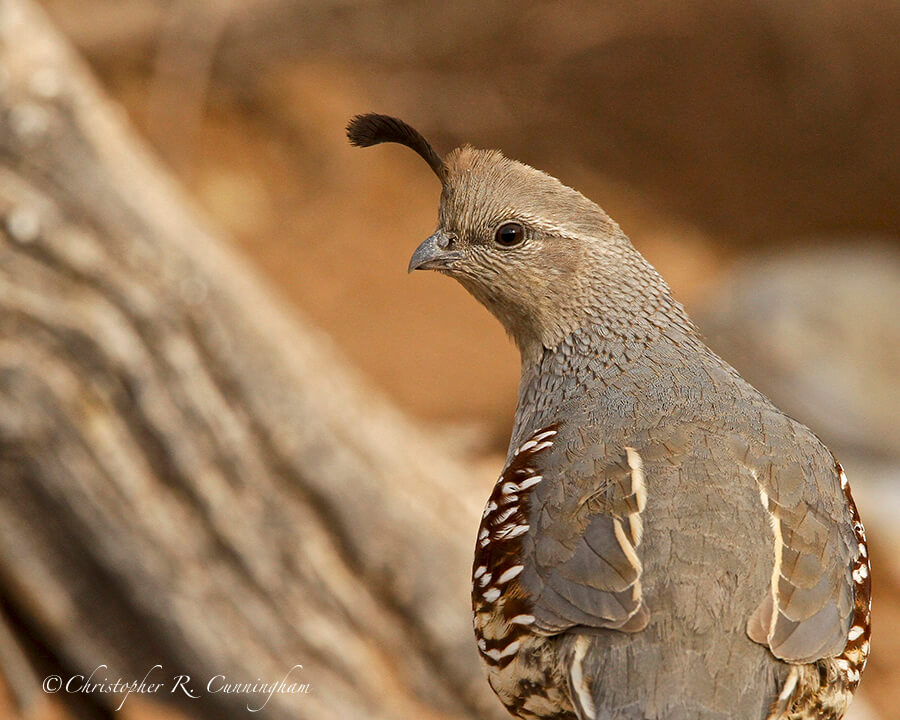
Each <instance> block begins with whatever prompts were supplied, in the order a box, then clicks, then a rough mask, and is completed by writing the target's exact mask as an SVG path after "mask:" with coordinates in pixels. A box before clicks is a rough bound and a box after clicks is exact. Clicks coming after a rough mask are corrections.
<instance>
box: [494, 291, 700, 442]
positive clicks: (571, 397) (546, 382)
mask: <svg viewBox="0 0 900 720" xmlns="http://www.w3.org/2000/svg"><path fill="white" fill-rule="evenodd" d="M618 310H619V312H617V313H611V312H606V313H603V312H593V313H590V314H588V315H586V316H585V319H584V320H583V322H582V323H581V324H579V325H578V327H576V328H575V329H574V330H572V331H571V332H569V333H567V334H566V335H565V336H563V337H560V338H559V339H558V341H557V342H555V343H554V344H553V345H552V346H550V347H548V346H546V345H542V346H540V347H521V346H520V350H522V377H521V381H520V384H519V399H518V408H517V412H516V423H515V427H514V428H513V434H512V438H511V447H513V446H518V444H519V443H520V442H522V441H523V440H524V439H526V437H527V436H528V435H530V434H531V433H533V432H534V431H536V430H538V429H539V428H541V427H543V426H545V425H547V424H549V423H552V422H554V421H556V420H557V419H558V418H559V416H560V415H561V411H562V409H563V408H564V407H565V406H567V405H569V404H570V403H573V402H579V401H580V400H581V399H583V398H585V397H586V395H588V393H590V395H591V397H592V402H602V399H603V397H604V394H605V392H604V391H605V390H606V389H607V388H609V387H610V386H612V385H615V386H621V385H622V382H621V379H622V376H623V375H626V374H634V375H635V376H636V377H640V375H641V373H643V372H644V371H646V370H647V369H648V368H650V369H652V371H653V372H657V373H658V372H659V371H660V370H661V369H662V368H664V367H665V366H666V365H667V364H668V363H669V362H670V361H672V360H673V359H674V358H677V356H679V355H680V354H681V353H682V352H683V351H684V349H685V348H688V347H690V348H694V349H695V350H696V349H697V348H703V347H705V346H703V344H702V341H701V340H700V339H699V336H698V334H697V331H696V329H695V328H694V326H693V324H692V323H691V321H690V319H689V318H688V316H687V314H686V313H685V311H684V308H683V307H682V306H681V305H680V304H679V303H677V302H675V301H674V300H673V299H672V297H671V295H670V294H669V292H668V288H664V292H663V293H661V294H659V295H658V296H655V297H650V296H648V297H645V298H643V300H642V301H641V303H639V304H638V305H635V306H632V307H625V308H622V307H619V308H618ZM636 382H638V383H639V381H637V380H636Z"/></svg>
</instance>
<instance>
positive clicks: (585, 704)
mask: <svg viewBox="0 0 900 720" xmlns="http://www.w3.org/2000/svg"><path fill="white" fill-rule="evenodd" d="M589 644H590V640H588V638H587V637H585V636H583V635H582V636H581V637H579V638H578V639H577V640H576V641H575V656H574V657H573V658H572V688H573V689H574V690H575V694H576V695H577V696H578V702H579V704H580V705H581V709H582V711H583V713H584V716H585V717H586V718H595V717H597V709H596V708H595V707H594V698H593V697H592V696H591V688H590V686H589V685H588V683H587V680H586V679H585V677H584V670H583V669H582V667H581V663H582V662H583V661H584V656H585V655H586V654H587V649H588V645H589Z"/></svg>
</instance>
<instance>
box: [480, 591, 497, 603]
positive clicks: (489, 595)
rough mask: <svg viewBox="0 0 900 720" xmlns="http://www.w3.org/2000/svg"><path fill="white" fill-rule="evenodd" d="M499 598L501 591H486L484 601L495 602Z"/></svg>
mask: <svg viewBox="0 0 900 720" xmlns="http://www.w3.org/2000/svg"><path fill="white" fill-rule="evenodd" d="M498 597H500V591H499V590H498V589H497V588H491V589H490V590H485V591H484V599H485V600H487V601H488V602H494V600H496V599H497V598H498Z"/></svg>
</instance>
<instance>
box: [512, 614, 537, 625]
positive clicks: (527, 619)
mask: <svg viewBox="0 0 900 720" xmlns="http://www.w3.org/2000/svg"><path fill="white" fill-rule="evenodd" d="M533 622H534V615H516V616H515V617H514V618H511V619H510V621H509V624H510V625H531V623H533Z"/></svg>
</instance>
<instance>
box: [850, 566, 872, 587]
mask: <svg viewBox="0 0 900 720" xmlns="http://www.w3.org/2000/svg"><path fill="white" fill-rule="evenodd" d="M867 577H869V568H867V567H866V566H865V565H860V566H859V567H858V568H856V570H854V571H853V579H854V580H855V581H856V582H857V583H862V581H863V580H865V579H866V578H867Z"/></svg>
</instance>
